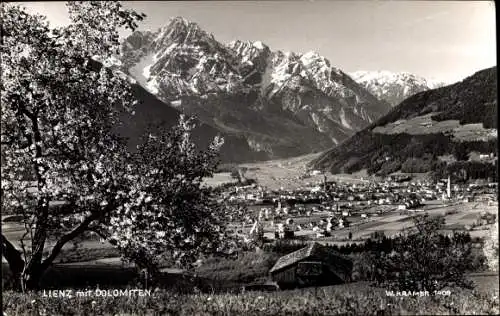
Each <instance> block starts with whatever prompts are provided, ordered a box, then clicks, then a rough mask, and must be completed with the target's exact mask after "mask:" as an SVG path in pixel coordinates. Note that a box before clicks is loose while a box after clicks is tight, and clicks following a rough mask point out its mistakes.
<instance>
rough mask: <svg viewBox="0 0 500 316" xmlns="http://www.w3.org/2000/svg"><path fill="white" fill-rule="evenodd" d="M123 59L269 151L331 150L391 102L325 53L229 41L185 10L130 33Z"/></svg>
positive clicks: (195, 111)
mask: <svg viewBox="0 0 500 316" xmlns="http://www.w3.org/2000/svg"><path fill="white" fill-rule="evenodd" d="M119 64H120V65H119V66H120V68H121V70H122V71H123V72H125V73H127V74H128V75H130V76H131V77H132V78H134V79H135V82H136V83H137V84H138V85H140V86H141V87H143V88H144V89H145V90H147V91H148V92H149V93H150V94H151V95H152V96H154V97H156V98H158V99H159V100H160V101H162V102H163V103H165V104H166V106H170V107H173V108H175V109H176V110H178V111H179V112H183V113H186V114H188V115H195V116H196V117H197V118H198V119H199V120H200V122H202V123H203V124H204V125H206V126H210V127H211V128H213V129H214V130H217V131H219V132H220V133H222V134H223V135H231V137H235V138H237V139H240V140H241V139H244V140H245V142H246V143H247V145H248V146H249V148H251V150H252V151H254V152H256V153H259V155H257V156H259V157H265V158H264V159H270V158H281V157H291V156H296V155H301V154H305V153H311V152H319V151H322V150H325V149H327V148H329V147H331V146H332V145H336V144H339V143H341V142H342V141H344V140H346V139H347V138H348V137H350V136H352V135H353V134H354V133H355V132H356V131H358V130H360V129H362V128H364V127H366V126H368V125H369V124H371V123H372V122H374V121H375V120H377V119H378V118H380V117H381V116H382V115H384V114H386V113H387V112H388V111H389V110H390V108H391V106H390V105H389V103H387V102H385V101H379V100H378V99H377V98H376V97H375V96H374V95H372V94H371V93H370V92H369V91H368V90H367V89H365V88H364V87H363V86H361V85H360V84H358V83H356V81H354V80H353V79H352V78H351V77H350V76H348V75H347V74H345V73H344V72H342V71H341V70H340V69H338V68H336V67H334V66H332V64H331V63H330V61H329V60H328V59H326V58H324V57H322V56H321V55H319V54H318V53H315V52H308V53H305V54H297V53H291V52H281V51H272V50H271V49H270V48H269V47H268V46H267V45H265V44H264V43H262V42H248V41H239V40H237V41H233V42H231V43H228V44H223V43H220V42H218V41H217V40H216V39H215V38H214V36H213V35H212V34H209V33H207V32H205V31H204V30H202V29H201V28H200V27H199V26H198V25H197V24H196V23H193V22H189V21H187V20H185V19H183V18H180V17H177V18H173V19H171V20H170V22H169V23H168V24H167V25H166V26H165V27H163V28H161V29H159V30H158V31H156V32H149V31H145V32H140V31H136V32H135V33H133V34H132V35H131V36H129V37H128V38H126V39H125V40H124V42H123V44H122V56H121V57H120V62H119ZM226 143H227V142H226ZM247 154H248V153H244V152H241V153H234V155H233V156H234V157H237V158H239V159H237V160H248V159H245V158H244V157H242V156H243V155H247ZM247 157H248V156H247Z"/></svg>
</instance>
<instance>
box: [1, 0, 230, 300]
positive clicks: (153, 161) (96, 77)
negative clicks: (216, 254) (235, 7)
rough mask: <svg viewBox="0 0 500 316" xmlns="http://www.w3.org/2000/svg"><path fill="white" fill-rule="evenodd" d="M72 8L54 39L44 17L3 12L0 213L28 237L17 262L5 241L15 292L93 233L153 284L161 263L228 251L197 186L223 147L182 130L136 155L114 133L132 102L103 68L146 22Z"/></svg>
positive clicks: (105, 6)
mask: <svg viewBox="0 0 500 316" xmlns="http://www.w3.org/2000/svg"><path fill="white" fill-rule="evenodd" d="M67 7H68V10H69V16H70V19H71V24H70V25H69V26H66V27H61V28H55V29H50V28H49V26H48V24H47V22H46V21H45V18H44V17H42V16H39V15H30V14H28V13H26V12H25V10H24V9H23V8H21V7H19V6H15V5H11V4H8V5H5V6H2V35H3V45H2V47H1V54H2V80H1V87H0V88H1V101H2V113H1V123H2V129H1V151H2V155H1V156H2V183H1V192H2V211H5V212H11V213H15V214H21V215H22V216H23V219H24V220H23V222H24V224H25V228H26V229H25V230H26V232H25V234H24V236H23V237H22V240H21V241H20V242H21V246H22V253H21V254H20V253H19V252H18V250H16V249H15V247H14V245H13V244H12V242H11V241H9V240H7V238H5V236H3V235H2V244H3V246H4V247H5V249H7V251H5V252H4V253H3V255H4V256H5V257H6V259H7V261H8V262H9V266H10V268H11V270H12V272H13V275H15V276H16V277H15V279H16V280H19V284H18V286H19V287H22V289H23V290H26V289H31V288H37V287H38V285H39V281H40V278H41V276H42V275H43V272H44V271H46V270H47V268H48V267H50V265H51V264H52V263H53V262H54V260H55V258H56V257H57V256H58V255H59V254H60V252H61V250H62V248H63V247H64V246H65V245H66V244H68V243H69V242H77V241H78V240H79V238H81V237H82V236H83V234H84V233H86V232H88V231H94V232H96V233H98V234H99V235H101V236H103V237H105V238H108V239H109V240H110V241H111V242H112V243H113V244H114V245H116V247H117V248H118V249H119V250H120V251H121V252H122V254H123V255H124V256H125V257H127V258H129V259H131V260H133V261H135V262H136V263H137V264H138V265H139V267H141V268H147V269H149V270H150V271H151V272H155V271H156V265H157V264H158V262H159V261H160V259H162V258H163V257H165V256H168V258H169V259H171V260H172V261H177V262H178V263H180V264H186V263H189V262H191V261H193V260H194V257H195V256H196V255H197V254H198V253H200V252H213V251H224V249H221V247H220V244H221V241H223V240H224V239H223V238H224V232H223V227H221V226H220V225H219V224H220V223H221V222H222V219H221V218H219V215H218V214H220V213H221V212H219V211H220V210H221V209H222V208H223V205H218V204H216V203H215V201H214V199H213V198H212V195H211V191H210V190H208V189H202V188H201V184H200V182H201V178H202V177H205V176H210V175H211V174H212V172H213V171H214V170H215V168H216V165H217V163H218V159H217V154H218V150H219V148H220V146H221V145H222V140H221V139H219V138H216V139H215V140H214V142H213V143H212V144H211V145H210V146H209V148H208V150H206V151H198V150H197V149H196V148H195V145H194V144H193V142H192V141H191V139H190V132H191V130H192V129H193V124H192V122H191V120H185V119H184V118H181V120H180V122H179V125H177V126H174V127H173V128H172V129H170V130H163V131H160V132H158V134H157V135H149V137H146V139H145V140H144V144H142V145H141V146H140V147H139V150H138V151H137V153H134V154H131V153H129V152H127V151H126V146H125V142H124V140H123V139H121V138H120V137H118V136H117V135H116V133H115V128H116V127H117V126H118V125H119V117H120V114H122V113H131V114H133V105H134V104H135V101H134V98H133V95H132V93H131V87H130V84H129V82H128V81H127V78H126V77H125V76H123V75H122V74H121V73H120V72H119V71H113V70H111V69H110V68H107V67H103V66H102V64H104V65H106V64H107V63H108V62H109V59H110V58H112V56H113V55H114V54H117V53H118V52H119V48H120V45H119V41H118V28H119V27H121V26H125V27H126V28H130V29H132V30H133V29H135V27H136V26H137V24H136V22H137V21H140V20H142V19H143V17H144V16H143V15H140V14H138V13H136V12H134V11H131V10H127V9H124V8H123V7H122V6H121V5H120V3H118V2H116V1H104V2H102V1H88V2H76V1H75V2H70V3H68V4H67ZM28 35H29V36H28ZM96 60H99V61H100V62H102V64H101V63H100V62H97V61H96ZM20 176H24V178H25V179H24V181H20V180H19V178H20ZM26 178H29V180H31V181H25V180H27V179H26ZM55 202H62V206H57V207H55V206H54V203H55ZM27 243H31V247H29V248H31V249H28V247H26V246H25V245H26V244H27ZM49 243H50V244H53V247H52V248H51V249H50V250H49V252H48V255H45V254H46V253H47V248H48V244H49Z"/></svg>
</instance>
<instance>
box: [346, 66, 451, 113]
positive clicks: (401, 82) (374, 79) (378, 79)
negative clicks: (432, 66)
mask: <svg viewBox="0 0 500 316" xmlns="http://www.w3.org/2000/svg"><path fill="white" fill-rule="evenodd" d="M349 75H350V76H351V77H352V78H353V79H354V80H355V81H356V82H358V83H359V84H361V85H362V86H364V87H365V88H366V89H367V90H368V91H370V92H371V93H372V94H373V95H374V96H376V97H377V98H379V99H380V100H385V101H387V102H388V103H390V104H391V105H392V106H396V105H398V104H399V103H401V102H402V101H404V100H405V99H407V98H408V97H410V96H412V95H414V94H416V93H419V92H422V91H427V90H430V89H435V88H439V87H442V86H444V83H443V82H439V81H431V80H427V79H425V78H423V77H420V76H418V75H415V74H412V73H409V72H397V73H395V72H390V71H387V70H379V71H355V72H352V73H350V74H349Z"/></svg>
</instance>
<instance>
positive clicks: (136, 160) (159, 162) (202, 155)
mask: <svg viewBox="0 0 500 316" xmlns="http://www.w3.org/2000/svg"><path fill="white" fill-rule="evenodd" d="M193 128H194V125H193V124H192V122H191V120H185V119H184V118H182V117H181V120H180V122H179V125H178V126H176V127H174V128H172V129H170V130H166V131H164V132H163V133H161V134H159V135H149V136H148V137H146V139H145V140H144V143H143V145H141V146H139V149H138V152H137V153H136V154H135V155H134V156H133V158H132V161H133V163H131V164H130V165H128V167H129V168H131V169H132V174H131V175H130V176H129V177H130V180H131V187H130V188H129V189H128V192H124V194H125V196H126V197H127V201H126V203H123V204H122V205H120V206H118V207H117V208H116V209H115V210H114V211H113V212H112V213H111V216H110V220H109V224H110V225H109V226H107V225H108V222H106V223H104V226H105V228H107V229H108V233H109V239H110V242H112V243H114V244H116V245H117V247H118V248H119V249H121V250H122V251H123V252H124V253H125V255H126V256H127V257H130V258H132V259H133V260H134V261H135V262H136V263H138V264H139V266H140V267H141V268H148V269H153V268H154V266H155V265H157V264H158V263H160V262H161V259H162V258H163V257H164V256H165V255H166V256H167V259H169V260H172V261H173V262H175V263H177V264H179V265H181V266H184V267H185V266H186V264H189V263H192V262H194V261H195V260H196V256H197V255H198V254H199V253H200V252H204V253H214V252H222V251H223V249H222V248H220V245H221V244H222V242H223V241H224V240H225V239H226V238H227V236H225V233H224V230H223V225H224V221H225V218H224V217H221V215H222V214H223V208H224V205H220V204H219V203H217V201H216V200H215V197H214V196H213V195H212V194H211V189H209V188H203V187H202V179H203V178H204V177H207V176H211V175H212V174H213V172H214V171H215V169H216V166H217V163H218V160H217V156H218V151H219V148H220V146H221V145H222V140H221V139H215V140H214V142H213V144H212V145H211V146H210V148H209V149H208V150H207V151H199V150H198V149H197V148H196V146H195V145H194V143H193V142H192V141H191V140H190V131H191V130H192V129H193Z"/></svg>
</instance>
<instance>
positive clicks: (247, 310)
mask: <svg viewBox="0 0 500 316" xmlns="http://www.w3.org/2000/svg"><path fill="white" fill-rule="evenodd" d="M450 291H451V293H452V294H451V295H450V296H443V295H437V296H427V297H425V296H424V297H418V296H414V297H391V296H387V295H386V293H385V291H384V290H383V289H379V288H372V287H369V286H368V285H367V284H365V283H354V284H347V285H341V286H333V287H323V288H309V289H301V290H293V291H280V292H274V293H262V292H247V293H244V294H215V295H214V294H189V295H184V294H175V293H171V292H166V291H161V290H159V291H154V292H152V295H151V296H150V297H148V296H145V297H123V296H122V297H80V298H73V299H71V304H68V303H67V302H68V301H67V300H65V299H61V298H50V297H42V296H41V294H40V293H30V294H27V295H22V294H19V293H14V292H7V293H4V299H3V310H4V312H5V313H6V314H7V315H26V314H30V313H32V314H35V315H40V314H45V315H214V314H217V315H219V314H224V315H401V314H410V315H446V314H458V315H472V314H480V315H485V314H492V315H496V314H498V313H499V303H498V296H496V297H495V295H498V293H477V292H473V291H469V290H464V289H460V288H452V289H450Z"/></svg>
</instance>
